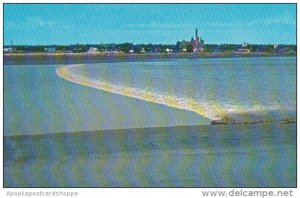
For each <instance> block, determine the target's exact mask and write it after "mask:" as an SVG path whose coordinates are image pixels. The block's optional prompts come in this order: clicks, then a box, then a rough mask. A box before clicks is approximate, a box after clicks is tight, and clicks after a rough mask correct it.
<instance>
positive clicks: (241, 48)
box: [3, 29, 296, 55]
mask: <svg viewBox="0 0 300 198" xmlns="http://www.w3.org/2000/svg"><path fill="white" fill-rule="evenodd" d="M126 44H129V43H126ZM129 45H130V46H129V47H128V46H127V47H126V48H124V44H114V43H111V44H100V45H79V44H77V45H69V46H63V47H62V46H59V45H52V46H44V47H42V48H41V46H22V48H20V46H13V44H11V45H10V46H5V47H4V49H3V50H4V53H15V52H16V53H18V52H21V53H33V52H37V48H38V52H45V53H56V52H63V53H77V52H84V53H98V52H102V53H108V54H120V53H129V54H133V53H168V54H171V53H178V52H194V53H202V52H204V51H209V52H210V53H211V54H213V55H218V54H220V53H221V52H222V51H224V49H228V47H227V45H226V44H224V45H211V44H210V45H207V48H206V46H205V44H204V39H202V38H201V37H199V36H198V29H196V30H195V37H192V38H191V40H190V41H185V40H183V41H178V42H177V43H176V44H175V45H162V44H147V45H142V44H129ZM122 46H123V47H122ZM253 46H254V48H252V49H251V48H249V46H248V44H247V43H244V44H241V45H231V48H230V49H231V52H232V53H234V54H248V53H250V52H257V53H259V52H264V51H266V45H253ZM268 46H269V45H268ZM208 48H210V49H209V50H208ZM272 50H273V51H274V52H276V53H295V51H296V48H295V49H291V48H290V47H289V46H288V45H273V46H272Z"/></svg>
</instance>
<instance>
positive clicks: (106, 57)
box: [3, 53, 296, 65]
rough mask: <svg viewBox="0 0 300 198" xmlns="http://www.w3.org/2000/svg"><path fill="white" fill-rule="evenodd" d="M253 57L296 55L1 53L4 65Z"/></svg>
mask: <svg viewBox="0 0 300 198" xmlns="http://www.w3.org/2000/svg"><path fill="white" fill-rule="evenodd" d="M254 57H266V58H267V57H279V58H280V57H296V56H295V55H281V54H270V53H261V54H256V53H253V54H239V55H235V54H221V55H212V54H194V53H176V54H175V53H174V54H164V53H161V54H109V53H108V54H105V53H20V54H18V53H11V54H8V53H6V54H4V55H3V62H4V65H14V64H15V65H24V64H40V65H47V64H49V65H52V64H83V63H98V62H104V63H105V62H136V61H162V60H176V59H202V58H203V59H207V58H208V59H210V58H212V59H215V58H254Z"/></svg>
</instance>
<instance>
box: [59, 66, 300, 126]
mask: <svg viewBox="0 0 300 198" xmlns="http://www.w3.org/2000/svg"><path fill="white" fill-rule="evenodd" d="M82 66H83V65H71V66H64V67H60V68H58V69H56V73H57V75H58V76H59V77H61V78H63V79H65V80H68V81H71V82H74V83H77V84H80V85H83V86H87V87H92V88H96V89H100V90H103V91H106V92H110V93H114V94H119V95H122V96H127V97H131V98H136V99H140V100H144V101H147V102H152V103H157V104H162V105H166V106H169V107H173V108H177V109H183V110H187V111H191V112H194V113H196V114H198V115H200V116H203V117H205V118H208V119H211V120H212V124H254V123H261V122H273V121H281V122H287V123H290V122H293V123H295V122H296V121H295V120H296V119H294V118H293V116H292V117H290V116H289V115H286V116H284V117H281V116H280V117H281V118H279V119H278V118H274V116H273V115H270V114H269V113H270V112H280V111H281V110H282V109H284V108H283V107H280V106H277V107H269V108H267V107H263V106H260V105H258V106H256V107H255V108H250V109H249V108H246V109H245V108H242V107H239V106H234V107H232V106H231V107H225V106H222V105H219V104H217V103H212V102H210V103H209V104H208V103H205V102H200V101H197V100H195V99H186V98H180V97H176V96H171V95H164V94H160V93H155V92H151V91H146V90H143V89H138V88H133V87H127V86H120V85H115V84H112V83H108V82H103V81H99V80H93V79H90V78H88V77H87V76H84V75H80V74H77V73H74V72H72V71H71V69H72V68H74V67H82ZM275 117H276V116H275Z"/></svg>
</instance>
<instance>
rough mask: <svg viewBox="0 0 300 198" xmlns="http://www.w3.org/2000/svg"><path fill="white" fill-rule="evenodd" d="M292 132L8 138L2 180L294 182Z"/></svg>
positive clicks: (274, 128)
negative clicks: (274, 175) (28, 175)
mask: <svg viewBox="0 0 300 198" xmlns="http://www.w3.org/2000/svg"><path fill="white" fill-rule="evenodd" d="M295 137H296V124H278V123H268V124H266V123H263V124H252V125H226V126H225V125H223V126H220V125H198V126H177V127H176V126H175V127H155V128H140V129H120V130H107V131H81V132H72V133H68V132H67V133H59V134H43V135H42V134H41V135H27V136H9V137H6V136H4V186H5V187H172V186H173V187H175V186H177V187H293V186H295V185H296V178H295V177H294V175H295V171H296V161H295V160H296V150H295V149H296V138H295ZM224 162H226V164H227V166H229V169H226V172H225V169H224ZM253 163H255V164H257V165H256V166H247V164H253ZM270 163H272V166H270ZM236 167H238V168H236ZM24 169H26V170H27V171H28V174H29V173H30V175H31V177H27V174H25V175H24V174H22V172H23V170H24ZM165 170H170V171H167V172H166V171H165ZM262 170H263V171H262ZM49 171H50V172H49ZM74 171H75V172H79V173H81V174H84V175H85V176H84V177H80V178H75V179H70V175H72V176H73V175H74V174H72V173H74ZM274 172H276V174H277V173H278V174H279V175H281V176H280V177H273V173H274ZM174 173H175V174H174ZM225 173H226V174H225ZM236 174H241V175H244V176H247V177H238V178H237V177H236ZM45 175H49V177H45ZM214 178H218V179H217V180H214ZM243 178H248V179H247V180H243ZM212 181H213V182H212ZM270 181H271V182H270Z"/></svg>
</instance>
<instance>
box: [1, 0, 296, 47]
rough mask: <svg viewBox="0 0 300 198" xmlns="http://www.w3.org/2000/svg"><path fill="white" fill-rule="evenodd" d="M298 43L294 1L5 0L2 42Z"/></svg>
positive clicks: (28, 43) (24, 43) (42, 43)
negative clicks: (73, 0)
mask: <svg viewBox="0 0 300 198" xmlns="http://www.w3.org/2000/svg"><path fill="white" fill-rule="evenodd" d="M196 28H198V32H199V35H200V36H201V37H202V38H203V39H204V41H205V43H209V44H225V43H227V44H229V43H232V44H242V43H250V44H296V4H4V45H10V43H11V42H13V44H14V45H69V44H77V43H80V44H100V43H124V42H130V43H135V44H138V43H152V44H175V43H176V42H177V41H182V40H188V41H189V40H190V39H191V38H192V37H193V36H194V35H195V29H196Z"/></svg>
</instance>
